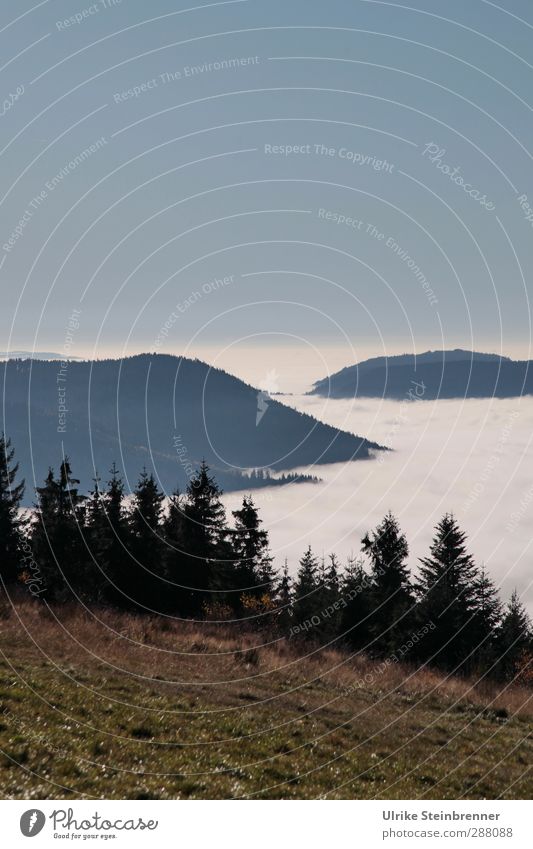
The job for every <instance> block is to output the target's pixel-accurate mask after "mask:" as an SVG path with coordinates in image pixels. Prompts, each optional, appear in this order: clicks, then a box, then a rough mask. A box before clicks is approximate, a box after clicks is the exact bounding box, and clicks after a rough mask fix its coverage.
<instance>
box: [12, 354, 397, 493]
mask: <svg viewBox="0 0 533 849" xmlns="http://www.w3.org/2000/svg"><path fill="white" fill-rule="evenodd" d="M0 376H1V378H2V384H3V398H4V414H3V419H4V421H3V430H4V431H5V433H6V435H7V436H8V437H10V438H11V440H12V443H13V446H14V448H15V450H16V452H17V458H18V459H19V461H20V463H21V473H22V474H23V475H24V476H25V477H26V478H27V482H28V485H29V486H31V485H32V484H34V483H35V484H37V485H39V484H40V482H41V480H42V479H43V478H44V476H45V475H46V472H47V469H48V467H49V465H53V466H55V467H57V465H58V464H59V462H60V461H61V459H62V456H63V455H69V456H70V457H71V460H72V467H73V473H74V475H75V477H77V478H80V480H81V485H82V487H84V488H86V489H87V488H89V486H90V484H91V480H92V479H93V478H94V477H96V476H97V475H100V476H101V477H103V479H104V480H105V479H106V476H107V472H108V470H109V469H110V468H111V464H112V463H113V462H116V463H117V464H118V466H119V468H120V469H121V471H122V472H123V473H124V476H125V479H126V484H127V488H128V489H130V490H131V489H132V488H133V486H134V485H135V482H136V480H137V477H138V474H139V472H140V470H141V469H142V467H143V466H145V465H146V466H149V467H150V468H151V469H153V470H154V472H155V474H156V477H157V478H158V479H159V482H160V484H161V486H162V487H163V489H164V490H165V491H167V492H168V491H171V490H173V489H175V488H176V486H178V487H179V488H180V489H182V490H183V489H184V488H185V487H186V485H187V483H188V481H189V480H190V478H191V475H192V473H193V470H194V469H195V468H196V467H197V466H198V465H199V463H200V462H201V461H202V460H203V459H205V460H206V461H207V462H208V464H209V465H210V466H211V467H212V468H213V470H214V471H215V473H216V476H217V479H218V480H219V481H220V483H221V484H222V486H223V487H224V488H225V489H230V490H231V489H233V490H235V489H252V488H255V487H257V486H264V485H265V481H264V480H263V479H261V478H256V479H255V480H251V479H250V478H249V477H248V475H249V472H250V471H251V470H253V469H263V470H270V472H271V473H273V474H277V473H279V472H286V471H290V470H291V469H295V468H298V469H302V468H303V469H306V470H310V471H312V468H313V467H314V466H315V465H321V464H324V463H334V462H346V461H348V460H352V459H370V458H371V457H372V452H373V451H379V450H382V448H383V446H380V445H378V444H377V443H375V442H371V441H369V440H366V439H365V438H364V437H360V436H357V435H355V434H351V433H347V432H345V431H339V430H337V429H335V428H333V427H331V426H330V425H327V424H324V423H322V422H320V421H319V420H317V419H315V418H313V417H312V416H309V415H307V414H304V413H300V412H298V411H297V410H294V409H292V408H291V407H287V406H285V405H284V404H282V403H281V402H279V401H277V400H276V399H274V398H272V397H271V396H269V395H268V394H267V393H264V392H261V390H258V389H256V388H255V387H253V386H251V385H250V384H247V383H245V382H244V381H242V380H240V379H239V378H236V377H234V376H233V375H231V374H229V373H228V372H225V371H223V370H222V369H218V368H214V367H212V366H209V365H208V364H207V363H204V362H203V361H201V360H199V359H189V358H185V357H175V356H172V355H169V354H136V355H134V356H132V357H128V358H123V359H116V358H107V359H102V360H84V361H70V360H69V361H61V362H57V361H46V360H36V359H31V360H20V359H18V360H16V359H15V360H8V361H7V362H3V363H0ZM260 405H261V415H260V416H259V406H260ZM291 480H292V479H291Z"/></svg>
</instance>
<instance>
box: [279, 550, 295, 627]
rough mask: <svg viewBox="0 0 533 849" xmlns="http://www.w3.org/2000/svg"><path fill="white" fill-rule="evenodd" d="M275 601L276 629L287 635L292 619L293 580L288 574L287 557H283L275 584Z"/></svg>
mask: <svg viewBox="0 0 533 849" xmlns="http://www.w3.org/2000/svg"><path fill="white" fill-rule="evenodd" d="M275 601H276V607H277V616H276V625H277V629H278V631H279V632H280V633H281V634H283V635H284V636H287V635H288V633H289V629H290V627H291V623H292V621H293V607H292V603H293V581H292V578H291V576H290V574H289V564H288V562H287V558H285V562H284V564H283V568H282V570H281V575H280V577H279V580H278V581H277V584H276V588H275Z"/></svg>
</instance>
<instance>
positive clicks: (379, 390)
mask: <svg viewBox="0 0 533 849" xmlns="http://www.w3.org/2000/svg"><path fill="white" fill-rule="evenodd" d="M414 382H416V383H417V384H418V388H416V387H415V386H414ZM421 384H423V386H422V385H421ZM413 391H416V393H417V395H418V397H422V398H424V399H426V400H432V399H435V398H492V397H496V398H513V397H516V396H519V395H531V394H533V363H531V362H530V361H527V360H524V361H515V360H511V359H509V358H508V357H502V356H499V355H498V354H480V353H477V352H472V351H463V350H461V349H455V350H453V351H427V352H426V353H424V354H419V355H417V356H415V355H413V354H401V355H400V356H397V357H376V358H374V359H371V360H365V361H364V362H362V363H357V364H356V365H353V366H348V367H347V368H344V369H342V370H341V371H338V372H337V373H336V374H333V375H332V376H331V377H329V378H324V379H323V380H319V381H317V382H316V383H315V384H314V386H313V389H312V390H311V392H310V393H309V394H311V395H321V396H328V397H331V398H353V397H360V398H361V397H367V398H394V399H402V398H408V397H409V393H410V392H411V393H412V392H413Z"/></svg>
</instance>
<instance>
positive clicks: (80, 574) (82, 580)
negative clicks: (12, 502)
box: [31, 457, 91, 601]
mask: <svg viewBox="0 0 533 849" xmlns="http://www.w3.org/2000/svg"><path fill="white" fill-rule="evenodd" d="M78 484H79V480H77V479H76V478H73V477H72V471H71V467H70V461H69V459H68V457H65V459H64V460H63V462H62V463H61V466H60V469H59V477H58V478H56V477H55V475H54V471H53V469H49V471H48V475H47V477H46V479H45V482H44V486H41V487H37V490H36V491H37V504H36V511H35V521H34V523H33V525H32V528H31V544H32V549H33V556H34V559H35V561H36V562H37V563H38V564H39V566H40V569H41V572H42V574H43V579H44V589H45V590H46V594H47V597H48V598H49V599H50V600H52V601H65V600H67V599H68V598H70V597H71V594H72V593H74V594H75V595H76V596H79V595H80V593H81V594H83V595H90V592H91V587H90V584H89V581H88V570H87V550H86V548H85V542H84V535H83V534H84V524H85V516H84V509H83V503H84V501H85V496H83V495H80V494H79V490H78Z"/></svg>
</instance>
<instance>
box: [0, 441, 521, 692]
mask: <svg viewBox="0 0 533 849" xmlns="http://www.w3.org/2000/svg"><path fill="white" fill-rule="evenodd" d="M18 477H19V476H18V464H17V463H16V461H15V454H14V450H13V448H12V446H11V444H10V441H9V440H7V439H5V438H4V436H0V576H1V578H2V582H3V585H4V588H5V590H6V591H7V593H8V594H9V592H10V591H11V590H12V588H13V587H16V586H25V587H26V589H27V590H28V592H29V593H30V594H31V596H33V597H34V598H35V599H36V600H37V599H39V600H41V601H42V602H47V603H49V604H61V603H65V602H67V601H70V600H72V599H77V600H79V601H81V602H83V603H84V604H98V605H105V606H112V607H116V608H121V609H126V610H135V611H144V612H148V613H159V614H164V615H169V616H178V617H181V618H202V619H210V620H215V621H221V620H222V621H233V622H239V623H240V624H241V626H243V627H247V628H252V627H253V628H258V629H263V630H269V631H271V632H272V631H274V632H275V633H276V635H279V636H285V637H287V638H289V639H291V640H294V641H300V640H303V641H311V642H313V643H315V644H316V645H327V644H335V645H337V646H339V645H345V646H346V647H348V648H349V649H350V650H354V651H361V652H364V653H365V654H367V655H369V656H373V657H376V658H378V657H379V658H390V657H398V654H399V655H400V656H401V657H402V659H403V660H408V661H409V662H413V663H427V664H429V665H432V666H435V667H437V668H440V669H443V670H445V671H447V672H454V673H464V674H473V673H476V674H482V675H487V676H490V677H494V678H499V679H503V680H508V681H511V680H520V681H521V682H526V683H531V660H532V658H533V633H532V626H531V622H530V620H529V618H528V616H527V613H526V611H525V609H524V607H523V605H522V603H521V601H520V598H519V596H518V593H517V592H516V591H515V592H514V593H513V595H512V597H511V599H510V600H509V602H508V603H507V604H506V605H505V606H504V605H503V604H502V602H501V601H500V598H499V594H498V591H497V589H496V587H495V585H494V583H493V582H492V580H491V578H490V576H489V575H488V574H487V572H486V570H485V569H484V568H483V567H482V566H481V567H480V566H478V565H477V564H476V562H475V560H474V557H473V556H472V555H471V554H470V553H469V552H468V549H467V543H466V535H465V533H464V532H463V531H462V530H461V528H460V527H459V524H458V522H457V520H456V518H455V517H454V516H453V514H450V513H447V514H445V515H444V516H443V517H442V519H441V520H440V521H439V523H438V524H437V526H436V528H435V535H434V538H433V542H432V544H431V546H430V550H429V552H428V554H427V556H426V557H423V558H421V560H420V564H419V569H418V571H417V573H416V574H415V575H413V574H412V573H411V571H410V569H409V566H408V556H409V546H408V542H407V539H406V536H405V534H404V533H403V532H402V530H401V528H400V526H399V523H398V520H397V519H396V517H395V516H394V515H393V514H392V513H390V512H389V513H387V515H386V516H385V517H384V518H383V520H382V521H381V522H380V523H379V524H378V526H377V527H376V528H375V529H374V530H372V531H370V532H369V533H367V534H366V535H365V536H364V538H363V539H362V541H361V556H360V557H358V558H350V559H349V560H348V562H347V564H346V565H345V566H343V567H342V566H341V564H340V563H339V562H338V559H337V558H336V556H335V555H334V554H332V555H330V556H329V557H328V558H327V559H325V558H318V557H317V556H316V555H315V553H314V552H313V551H312V549H311V547H309V548H308V549H307V550H306V551H305V552H304V554H303V556H302V558H301V560H300V562H299V566H298V570H297V573H296V575H295V576H294V577H291V575H290V573H289V568H288V564H287V562H286V561H285V564H284V566H283V568H282V569H277V568H276V567H275V566H274V561H273V557H272V555H271V553H270V550H269V538H268V532H267V531H266V530H265V529H264V528H263V527H262V521H261V519H260V516H259V512H258V509H257V507H256V505H255V504H254V501H253V499H252V497H251V495H246V496H245V497H244V498H243V501H242V505H241V507H240V508H239V509H238V510H234V511H232V516H233V522H232V524H231V525H230V524H228V519H227V516H226V511H225V508H224V506H223V504H222V500H221V496H222V492H221V490H220V488H219V486H218V485H217V483H216V481H215V479H214V477H213V476H212V475H211V474H210V470H209V468H208V466H207V465H206V463H205V462H203V463H202V464H201V465H200V468H199V469H198V470H197V472H196V473H195V474H194V475H193V477H192V478H191V479H190V481H189V483H188V486H187V489H186V492H185V493H183V494H182V493H180V492H179V491H176V492H175V493H173V494H172V495H171V496H170V497H169V498H166V496H165V495H164V493H163V492H162V491H161V489H160V488H159V486H158V484H157V481H156V479H155V477H154V475H153V474H151V473H148V472H147V471H146V470H143V472H142V473H141V474H140V476H139V480H138V482H137V485H136V487H135V489H134V491H133V493H132V494H131V495H129V496H127V495H126V492H125V486H124V482H123V480H122V478H121V476H120V474H119V472H118V470H117V468H116V466H113V468H112V469H111V470H110V473H109V480H108V481H107V482H106V483H105V484H104V485H103V486H102V485H101V481H100V480H99V479H96V480H95V481H94V486H93V489H92V491H91V492H90V493H88V494H87V495H82V494H81V493H80V491H79V481H78V480H77V479H76V478H74V477H73V473H72V469H71V465H70V462H69V460H68V458H64V459H63V460H62V462H61V464H60V466H59V472H58V473H57V474H56V472H55V471H54V470H53V469H50V470H49V472H48V475H47V477H46V479H45V480H44V482H43V484H42V486H40V487H37V489H36V503H35V509H34V510H33V511H31V512H30V513H29V514H28V513H24V512H23V511H22V510H21V504H22V499H23V497H24V492H25V484H24V481H20V480H18Z"/></svg>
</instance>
